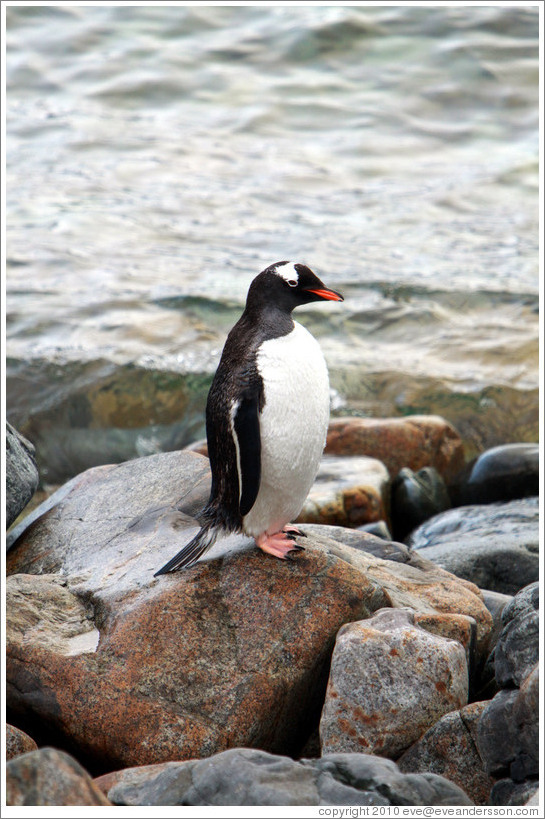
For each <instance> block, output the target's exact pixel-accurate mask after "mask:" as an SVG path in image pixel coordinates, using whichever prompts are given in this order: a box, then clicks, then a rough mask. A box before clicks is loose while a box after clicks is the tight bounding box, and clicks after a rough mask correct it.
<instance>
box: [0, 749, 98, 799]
mask: <svg viewBox="0 0 545 819" xmlns="http://www.w3.org/2000/svg"><path fill="white" fill-rule="evenodd" d="M6 804H7V805H10V806H11V805H13V806H22V805H54V806H61V805H70V806H74V805H110V804H111V802H109V801H108V799H106V797H105V796H104V794H103V793H102V791H101V790H100V788H99V787H98V786H97V785H95V783H94V782H93V780H92V779H91V777H90V776H89V774H88V773H87V771H85V770H84V769H83V768H82V767H81V765H80V764H79V763H78V762H76V760H75V759H73V758H72V757H71V756H69V755H68V754H66V753H64V752H63V751H57V750H56V749H55V748H41V749H40V750H39V751H31V752H30V753H27V754H23V755H22V756H17V757H15V759H12V760H11V761H10V762H8V763H7V765H6Z"/></svg>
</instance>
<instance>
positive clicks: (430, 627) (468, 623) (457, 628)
mask: <svg viewBox="0 0 545 819" xmlns="http://www.w3.org/2000/svg"><path fill="white" fill-rule="evenodd" d="M414 625H415V626H419V627H420V628H423V629H425V630H426V631H429V632H431V634H436V635H437V636H438V637H444V638H445V639H446V640H456V641H457V642H458V643H460V644H461V645H462V646H463V648H464V651H465V653H466V660H467V667H468V669H469V670H470V671H471V669H472V667H473V665H474V663H475V640H476V636H477V623H476V622H475V620H474V619H473V617H468V616H467V614H420V613H418V612H415V614H414Z"/></svg>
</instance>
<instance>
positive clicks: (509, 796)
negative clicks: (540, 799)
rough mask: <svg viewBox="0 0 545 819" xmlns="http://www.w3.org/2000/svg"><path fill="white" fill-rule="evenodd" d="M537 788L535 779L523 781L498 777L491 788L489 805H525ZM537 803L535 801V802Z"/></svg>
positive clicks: (537, 784)
mask: <svg viewBox="0 0 545 819" xmlns="http://www.w3.org/2000/svg"><path fill="white" fill-rule="evenodd" d="M538 790H539V782H538V781H537V780H536V779H527V780H525V781H524V782H513V780H512V779H500V780H499V781H498V782H496V783H495V785H494V786H493V788H492V791H491V793H490V800H489V802H488V804H489V805H501V806H509V805H527V804H528V800H530V799H531V798H532V796H534V794H536V793H537V792H538ZM536 804H537V803H536Z"/></svg>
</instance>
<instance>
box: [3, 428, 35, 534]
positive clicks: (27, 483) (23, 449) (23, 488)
mask: <svg viewBox="0 0 545 819" xmlns="http://www.w3.org/2000/svg"><path fill="white" fill-rule="evenodd" d="M38 480H39V476H38V467H37V466H36V457H35V450H34V446H33V445H32V444H31V443H30V441H27V439H26V438H23V436H22V435H21V434H20V433H19V432H17V430H16V429H14V427H12V426H11V424H8V423H6V526H8V527H9V526H11V524H12V523H13V521H14V520H15V519H16V518H17V517H18V516H19V515H20V514H21V512H22V511H23V509H24V508H25V506H26V505H27V503H28V502H29V501H30V499H31V498H32V496H33V495H34V492H35V491H36V489H37V487H38Z"/></svg>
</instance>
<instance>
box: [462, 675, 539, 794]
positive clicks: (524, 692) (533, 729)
mask: <svg viewBox="0 0 545 819" xmlns="http://www.w3.org/2000/svg"><path fill="white" fill-rule="evenodd" d="M538 721H539V668H538V666H536V667H535V668H534V670H533V671H532V673H531V674H529V675H528V677H527V678H526V679H525V681H524V683H523V684H522V686H521V687H520V689H516V688H515V689H507V688H505V689H502V690H501V691H499V692H498V694H496V696H495V697H494V699H492V700H490V702H489V703H488V705H487V707H486V709H485V710H484V711H483V713H482V715H481V718H480V720H479V726H478V731H477V746H478V749H479V754H480V756H481V758H482V760H483V762H484V765H485V770H486V771H487V772H488V773H490V774H492V775H493V776H495V777H496V778H499V777H505V776H508V777H510V778H511V779H512V780H513V781H514V782H522V781H524V780H525V779H527V778H529V777H536V776H538V772H539V724H538Z"/></svg>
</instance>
